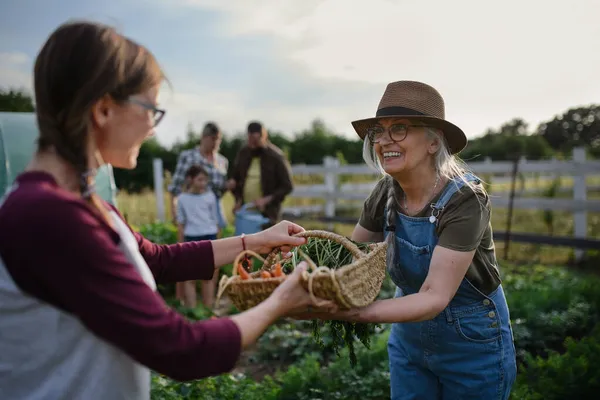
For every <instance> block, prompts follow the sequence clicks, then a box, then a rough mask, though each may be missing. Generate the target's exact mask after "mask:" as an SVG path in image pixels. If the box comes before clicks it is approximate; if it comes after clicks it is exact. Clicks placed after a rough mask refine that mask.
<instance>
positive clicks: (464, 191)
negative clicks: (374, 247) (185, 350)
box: [302, 81, 516, 400]
mask: <svg viewBox="0 0 600 400" xmlns="http://www.w3.org/2000/svg"><path fill="white" fill-rule="evenodd" d="M444 114H445V111H444V101H443V99H442V97H441V96H440V94H439V93H438V92H437V91H436V90H435V89H434V88H432V87H430V86H428V85H425V84H423V83H420V82H412V81H400V82H394V83H390V84H389V85H388V86H387V89H386V91H385V93H384V95H383V97H382V99H381V102H380V104H379V107H378V110H377V113H376V116H375V117H374V118H368V119H363V120H359V121H355V122H353V126H354V128H355V130H356V132H357V133H358V135H359V136H360V138H361V139H363V140H364V147H363V149H364V152H363V156H364V159H365V161H366V162H367V163H368V164H369V165H370V166H372V167H374V168H376V169H378V170H379V171H381V172H382V174H383V175H384V177H383V179H381V180H380V181H379V182H378V184H377V185H376V187H375V188H374V190H373V192H372V193H371V195H370V196H369V197H368V199H367V200H366V202H365V204H364V208H363V211H362V215H361V217H360V220H359V223H358V224H357V225H356V227H355V229H354V233H353V235H352V239H354V240H356V241H360V242H369V241H382V240H385V241H386V242H387V244H388V253H387V268H388V273H389V275H390V277H391V279H392V280H393V282H394V283H395V284H396V286H397V289H396V294H395V296H394V298H393V299H386V300H379V301H375V302H374V303H372V304H371V305H369V306H367V307H364V308H360V309H352V310H347V311H340V312H337V313H332V314H326V313H325V314H315V313H313V314H312V315H304V316H302V318H314V317H317V318H323V319H325V318H327V319H337V320H348V321H357V322H365V323H391V324H392V329H391V332H390V337H389V343H388V352H389V362H390V379H391V397H392V399H394V400H401V399H402V400H405V399H423V400H429V399H431V400H434V399H444V400H446V399H463V400H467V399H508V397H509V393H510V390H511V387H512V384H513V382H514V380H515V377H516V359H515V348H514V345H513V334H512V329H511V325H510V315H509V310H508V306H507V303H506V299H505V297H504V291H503V289H502V285H501V281H500V274H499V271H498V265H497V262H496V256H495V253H494V242H493V241H492V229H491V225H490V212H491V210H490V200H489V197H488V195H487V194H486V191H485V190H484V188H483V186H482V184H481V182H480V180H479V179H478V178H477V177H476V176H474V175H473V174H471V173H469V172H468V171H467V170H466V168H465V166H464V165H462V164H461V163H459V161H458V159H457V158H456V156H455V154H456V153H458V152H459V151H461V150H462V149H463V148H464V147H465V146H466V144H467V139H466V136H465V134H464V133H463V132H462V130H461V129H460V128H458V127H457V126H455V125H453V124H452V123H450V122H448V121H446V120H445V118H444Z"/></svg>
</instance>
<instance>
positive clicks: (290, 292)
mask: <svg viewBox="0 0 600 400" xmlns="http://www.w3.org/2000/svg"><path fill="white" fill-rule="evenodd" d="M306 267H307V264H306V262H305V261H302V262H301V263H299V264H298V265H297V266H296V268H295V269H294V271H293V272H292V273H291V274H289V275H288V276H287V277H286V278H285V280H284V281H283V282H282V283H281V284H280V285H279V286H278V287H277V289H275V290H274V291H273V293H272V294H271V296H270V297H269V299H268V300H270V301H274V302H276V304H277V305H278V313H279V314H280V316H286V315H291V314H296V313H305V312H310V311H311V310H312V311H317V312H335V311H337V308H338V307H337V305H336V303H334V302H333V301H329V300H323V299H319V298H317V299H316V300H317V304H315V303H313V300H312V299H311V296H310V295H309V293H308V291H306V289H304V287H303V286H302V283H301V282H302V273H303V272H304V271H305V270H306Z"/></svg>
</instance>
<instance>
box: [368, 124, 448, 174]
mask: <svg viewBox="0 0 600 400" xmlns="http://www.w3.org/2000/svg"><path fill="white" fill-rule="evenodd" d="M369 139H370V140H374V141H375V143H374V148H375V153H376V154H377V157H378V158H379V162H380V163H381V166H382V167H383V169H384V171H385V172H386V173H388V174H390V175H392V176H394V175H403V174H406V173H408V172H410V171H411V170H414V169H416V168H419V167H421V166H422V165H423V164H424V163H428V162H429V163H430V162H431V157H432V155H433V154H435V152H436V151H437V148H438V145H437V141H436V140H435V139H433V138H431V137H430V135H428V134H427V131H426V127H425V125H424V124H423V123H420V122H415V121H410V120H407V119H393V118H390V119H387V118H386V119H381V120H379V123H378V124H377V125H375V126H373V127H372V128H371V130H370V132H369Z"/></svg>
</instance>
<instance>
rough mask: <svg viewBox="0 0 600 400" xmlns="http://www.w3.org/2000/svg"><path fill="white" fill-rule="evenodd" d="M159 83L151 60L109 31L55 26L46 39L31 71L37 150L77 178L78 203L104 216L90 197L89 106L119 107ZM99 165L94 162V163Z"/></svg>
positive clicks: (81, 24)
mask: <svg viewBox="0 0 600 400" xmlns="http://www.w3.org/2000/svg"><path fill="white" fill-rule="evenodd" d="M162 80H163V73H162V71H161V69H160V67H159V66H158V64H157V62H156V60H155V59H154V57H153V55H152V54H151V53H150V52H149V51H148V50H146V49H145V48H144V47H143V46H141V45H139V44H137V43H135V42H133V41H132V40H130V39H128V38H126V37H124V36H122V35H120V34H119V33H117V32H116V30H115V29H114V28H112V27H110V26H107V25H103V24H98V23H94V22H87V21H74V22H68V23H65V24H63V25H61V26H59V27H58V28H57V29H56V30H55V31H54V32H53V33H52V34H51V35H50V36H49V37H48V39H47V40H46V42H45V44H44V46H43V47H42V49H41V50H40V52H39V54H38V56H37V58H36V60H35V66H34V88H35V100H36V116H37V122H38V128H39V132H40V134H39V137H38V143H37V144H38V151H47V150H54V151H55V152H56V153H57V154H58V156H59V157H61V158H62V159H64V160H65V161H66V162H68V163H69V164H70V165H71V166H72V167H73V168H74V169H75V171H76V173H77V174H78V177H79V179H78V186H79V187H78V189H79V192H80V193H81V196H82V198H83V199H85V200H86V201H87V202H89V203H90V204H91V205H93V206H95V207H96V208H97V209H98V210H99V211H100V212H101V213H102V214H103V215H104V216H105V217H107V211H106V209H105V207H104V206H103V205H102V201H101V200H100V198H99V196H98V195H97V194H96V192H95V185H94V176H95V172H96V171H95V169H94V168H90V164H92V163H91V162H90V161H91V160H89V159H88V156H89V154H90V149H93V150H94V151H95V154H96V157H97V158H99V154H98V151H97V149H95V143H93V142H92V140H94V138H92V137H90V131H91V128H92V123H93V122H92V118H91V111H92V107H93V106H94V105H95V104H96V103H97V102H98V101H99V100H100V99H102V98H103V97H104V96H106V95H108V96H110V97H111V98H112V99H113V100H114V101H116V102H125V101H126V100H127V98H128V97H129V96H131V95H134V94H138V93H141V92H143V91H144V90H148V89H150V88H152V87H154V86H155V85H157V84H159V83H160V82H161V81H162ZM98 164H100V162H99V163H98Z"/></svg>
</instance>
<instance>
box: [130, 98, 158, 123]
mask: <svg viewBox="0 0 600 400" xmlns="http://www.w3.org/2000/svg"><path fill="white" fill-rule="evenodd" d="M127 101H128V102H130V103H133V104H137V105H138V106H141V107H144V108H145V109H146V110H149V111H152V119H153V120H154V126H156V125H158V123H159V122H160V121H161V120H162V119H163V117H164V116H165V114H166V112H167V111H166V110H163V109H161V108H157V107H156V106H155V105H153V104H150V103H147V102H145V101H142V100H138V99H134V98H129V99H127Z"/></svg>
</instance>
